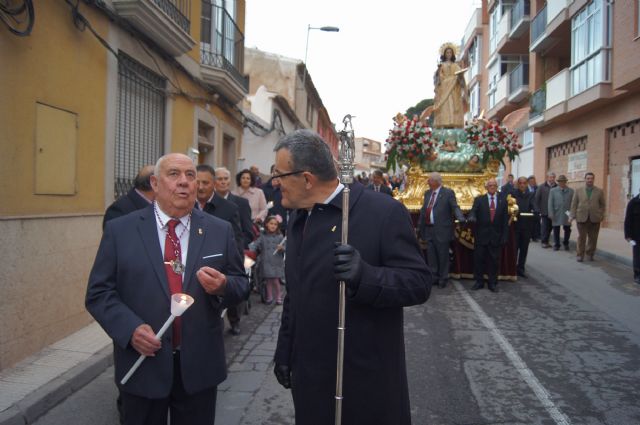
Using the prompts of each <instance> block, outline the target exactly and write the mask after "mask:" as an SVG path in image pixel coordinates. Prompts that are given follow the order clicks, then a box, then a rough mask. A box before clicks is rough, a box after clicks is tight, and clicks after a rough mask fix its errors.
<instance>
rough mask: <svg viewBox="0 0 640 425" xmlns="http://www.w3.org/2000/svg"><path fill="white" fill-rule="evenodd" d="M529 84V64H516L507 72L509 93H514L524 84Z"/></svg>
mask: <svg viewBox="0 0 640 425" xmlns="http://www.w3.org/2000/svg"><path fill="white" fill-rule="evenodd" d="M528 85H529V64H528V63H521V64H518V66H516V67H515V68H513V70H512V71H511V72H510V73H509V95H512V94H514V93H516V92H517V91H518V90H520V89H521V88H522V87H524V86H528Z"/></svg>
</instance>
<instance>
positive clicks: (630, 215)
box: [624, 195, 640, 284]
mask: <svg viewBox="0 0 640 425" xmlns="http://www.w3.org/2000/svg"><path fill="white" fill-rule="evenodd" d="M624 238H625V239H626V240H627V242H629V243H630V244H631V246H632V249H633V280H634V282H636V283H639V284H640V195H636V196H634V197H633V198H631V200H630V201H629V203H628V204H627V210H626V212H625V215H624Z"/></svg>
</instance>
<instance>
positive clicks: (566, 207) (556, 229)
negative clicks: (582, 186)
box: [548, 175, 573, 251]
mask: <svg viewBox="0 0 640 425" xmlns="http://www.w3.org/2000/svg"><path fill="white" fill-rule="evenodd" d="M572 199H573V189H571V188H570V187H567V177H566V176H564V175H560V177H558V186H556V187H554V188H553V189H551V191H550V192H549V205H548V207H549V208H548V210H549V211H548V212H549V218H550V219H551V226H552V227H553V250H554V251H557V250H559V249H560V226H562V229H563V230H564V238H563V239H562V245H563V246H564V250H565V251H569V237H570V236H571V222H570V221H569V212H570V210H571V200H572Z"/></svg>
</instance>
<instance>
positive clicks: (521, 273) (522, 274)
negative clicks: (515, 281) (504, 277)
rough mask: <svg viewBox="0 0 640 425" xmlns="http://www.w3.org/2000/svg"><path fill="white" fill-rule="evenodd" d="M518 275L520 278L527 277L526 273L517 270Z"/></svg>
mask: <svg viewBox="0 0 640 425" xmlns="http://www.w3.org/2000/svg"><path fill="white" fill-rule="evenodd" d="M518 276H520V277H522V278H524V279H526V278H527V275H526V274H524V272H521V271H518Z"/></svg>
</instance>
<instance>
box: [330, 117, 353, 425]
mask: <svg viewBox="0 0 640 425" xmlns="http://www.w3.org/2000/svg"><path fill="white" fill-rule="evenodd" d="M351 118H354V117H353V116H351V115H349V114H347V115H345V116H344V118H343V119H342V123H343V124H344V128H343V129H342V131H341V132H340V134H339V137H340V151H339V153H338V162H339V168H340V183H342V184H343V185H344V189H343V191H342V239H341V243H342V245H346V244H347V239H348V235H349V192H351V190H350V189H349V185H350V184H351V183H353V169H354V165H353V163H354V157H355V151H356V150H355V142H354V137H353V125H352V124H351ZM345 288H346V283H345V281H344V280H341V281H340V289H339V301H338V362H337V368H336V420H335V424H336V425H340V424H341V423H342V376H343V370H344V331H345V303H346V299H345V298H346V296H345Z"/></svg>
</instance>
